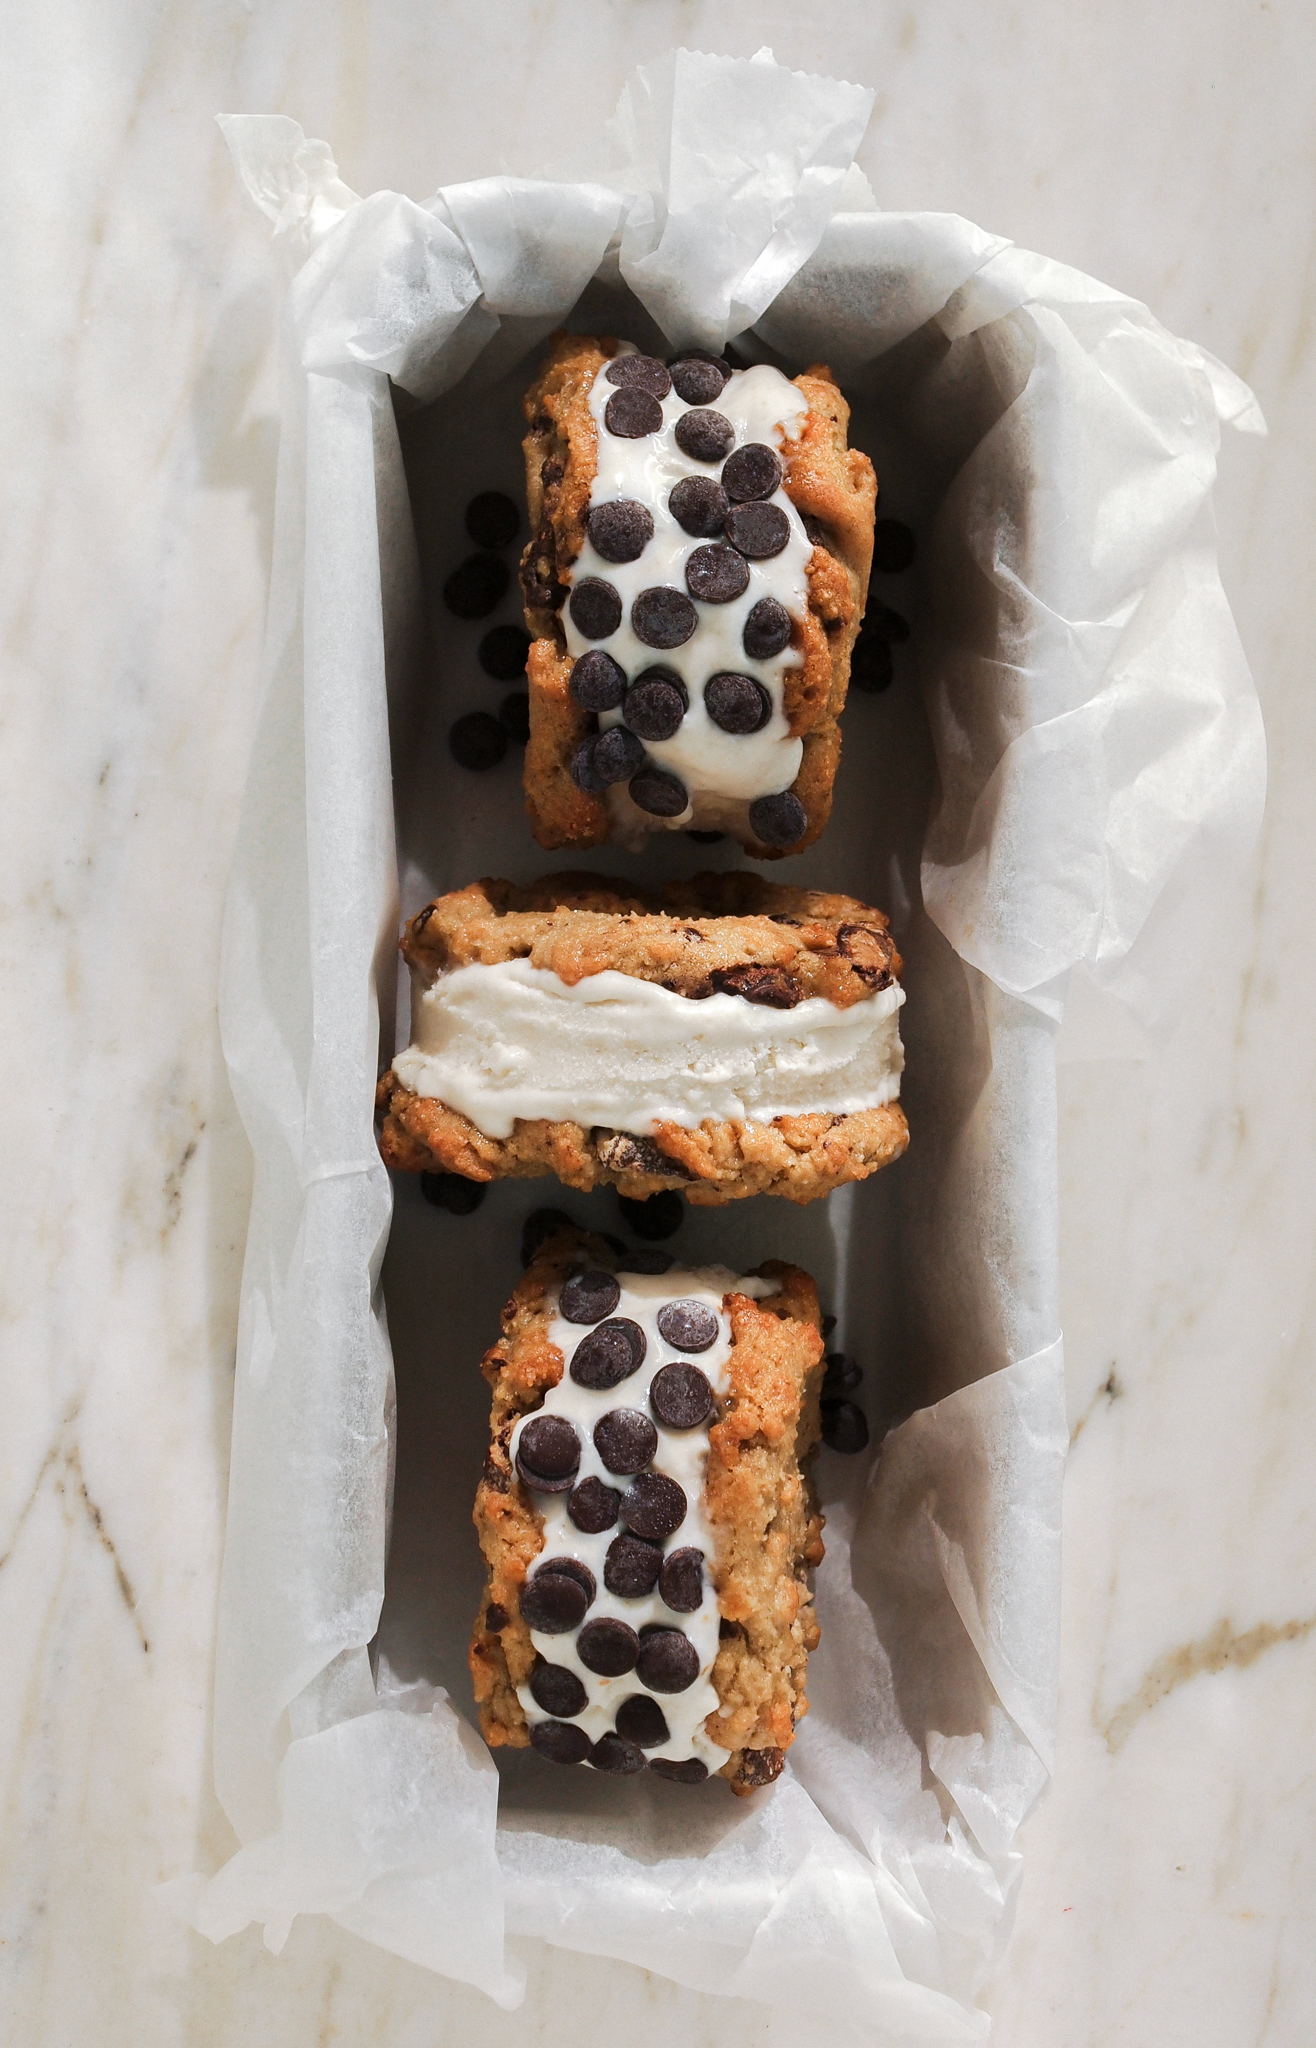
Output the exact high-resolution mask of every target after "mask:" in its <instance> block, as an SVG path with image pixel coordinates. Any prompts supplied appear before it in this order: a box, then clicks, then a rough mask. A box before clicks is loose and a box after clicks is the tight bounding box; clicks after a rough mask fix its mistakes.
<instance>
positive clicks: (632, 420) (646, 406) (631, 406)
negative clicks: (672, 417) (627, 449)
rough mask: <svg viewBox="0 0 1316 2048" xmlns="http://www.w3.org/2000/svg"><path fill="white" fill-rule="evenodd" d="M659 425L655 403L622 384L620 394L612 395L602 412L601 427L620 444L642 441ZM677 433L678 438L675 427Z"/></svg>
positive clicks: (659, 413)
mask: <svg viewBox="0 0 1316 2048" xmlns="http://www.w3.org/2000/svg"><path fill="white" fill-rule="evenodd" d="M688 417H689V415H688V414H687V418H688ZM662 423H663V409H662V407H661V405H660V404H659V403H658V400H657V399H656V398H654V397H652V396H651V395H650V393H649V392H647V391H643V390H641V388H640V386H639V385H638V384H624V385H623V386H622V388H621V390H620V391H614V392H613V394H612V397H611V398H610V399H609V400H608V402H607V404H606V405H605V406H604V408H603V424H604V426H605V427H606V428H607V430H608V432H609V433H610V434H615V435H616V436H617V439H618V440H619V441H643V440H644V439H645V438H646V436H647V435H649V434H656V433H657V432H658V429H659V427H661V425H662ZM676 431H677V433H678V434H679V433H680V431H681V430H680V428H679V427H678V428H677V430H676Z"/></svg>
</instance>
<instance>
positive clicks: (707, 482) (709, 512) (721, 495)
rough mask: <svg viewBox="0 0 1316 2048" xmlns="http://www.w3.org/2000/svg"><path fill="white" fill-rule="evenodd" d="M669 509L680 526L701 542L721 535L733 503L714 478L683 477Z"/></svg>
mask: <svg viewBox="0 0 1316 2048" xmlns="http://www.w3.org/2000/svg"><path fill="white" fill-rule="evenodd" d="M667 507H668V510H669V511H670V513H671V515H672V517H673V519H674V520H675V521H676V523H677V525H678V526H680V527H684V529H685V531H686V532H687V533H693V534H695V535H697V536H698V538H699V539H701V540H711V539H712V538H713V535H714V534H717V533H721V531H722V521H723V520H724V519H725V518H726V516H727V513H728V512H729V511H730V509H731V501H730V499H729V498H728V497H727V494H726V492H725V491H724V490H723V488H722V486H721V484H720V483H718V482H717V481H716V480H715V479H714V478H713V477H711V476H683V477H682V478H681V481H680V483H679V484H676V485H674V486H673V489H672V495H671V497H670V498H669V499H668V500H667Z"/></svg>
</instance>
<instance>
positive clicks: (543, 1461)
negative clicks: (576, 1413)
mask: <svg viewBox="0 0 1316 2048" xmlns="http://www.w3.org/2000/svg"><path fill="white" fill-rule="evenodd" d="M516 1464H517V1470H518V1471H520V1472H521V1476H522V1478H523V1479H528V1480H529V1483H530V1485H531V1486H537V1487H538V1488H539V1489H540V1491H541V1492H543V1493H565V1492H566V1490H567V1488H568V1487H569V1486H570V1485H571V1482H572V1479H573V1478H574V1476H575V1474H576V1472H577V1471H578V1470H579V1469H580V1438H579V1437H578V1436H577V1435H576V1431H575V1427H574V1425H573V1424H572V1423H570V1422H568V1421H567V1419H566V1417H565V1415H532V1416H531V1418H530V1420H529V1422H527V1423H526V1424H525V1426H524V1428H523V1429H522V1431H521V1434H520V1437H519V1438H518V1440H517V1449H516ZM522 1467H524V1468H525V1469H524V1470H522Z"/></svg>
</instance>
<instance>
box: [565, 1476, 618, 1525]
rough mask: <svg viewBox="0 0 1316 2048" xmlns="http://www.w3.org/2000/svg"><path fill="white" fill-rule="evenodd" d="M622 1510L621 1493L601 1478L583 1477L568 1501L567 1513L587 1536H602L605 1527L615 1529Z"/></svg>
mask: <svg viewBox="0 0 1316 2048" xmlns="http://www.w3.org/2000/svg"><path fill="white" fill-rule="evenodd" d="M620 1512H621V1495H620V1494H619V1493H618V1491H617V1489H616V1487H615V1486H605V1485H604V1484H603V1481H602V1480H601V1479H582V1480H581V1482H580V1485H579V1486H578V1487H576V1488H575V1490H574V1491H573V1493H572V1495H571V1498H570V1500H569V1501H568V1502H567V1513H568V1514H569V1515H570V1517H571V1519H572V1521H573V1522H574V1523H575V1525H576V1527H577V1528H578V1529H579V1530H581V1531H582V1532H583V1533H584V1534H585V1535H586V1536H601V1535H602V1534H603V1531H604V1530H605V1529H615V1528H616V1526H617V1516H618V1515H619V1514H620Z"/></svg>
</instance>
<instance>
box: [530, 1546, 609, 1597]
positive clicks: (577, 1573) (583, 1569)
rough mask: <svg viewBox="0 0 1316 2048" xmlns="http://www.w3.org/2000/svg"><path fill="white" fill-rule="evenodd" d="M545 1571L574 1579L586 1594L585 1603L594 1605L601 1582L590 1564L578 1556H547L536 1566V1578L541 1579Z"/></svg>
mask: <svg viewBox="0 0 1316 2048" xmlns="http://www.w3.org/2000/svg"><path fill="white" fill-rule="evenodd" d="M545 1572H556V1573H558V1574H560V1576H561V1577H562V1578H564V1579H574V1580H575V1582H576V1584H577V1585H578V1586H579V1587H580V1590H581V1592H582V1593H583V1594H584V1595H585V1605H586V1606H587V1607H592V1606H593V1605H594V1602H595V1599H596V1598H597V1596H598V1590H599V1582H598V1580H597V1579H596V1578H595V1576H594V1574H593V1572H592V1571H591V1570H590V1568H589V1566H588V1565H587V1564H582V1563H581V1561H580V1559H579V1558H578V1557H546V1558H545V1559H544V1561H543V1563H542V1564H539V1565H536V1566H535V1577H536V1579H541V1578H542V1577H543V1575H544V1573H545Z"/></svg>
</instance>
